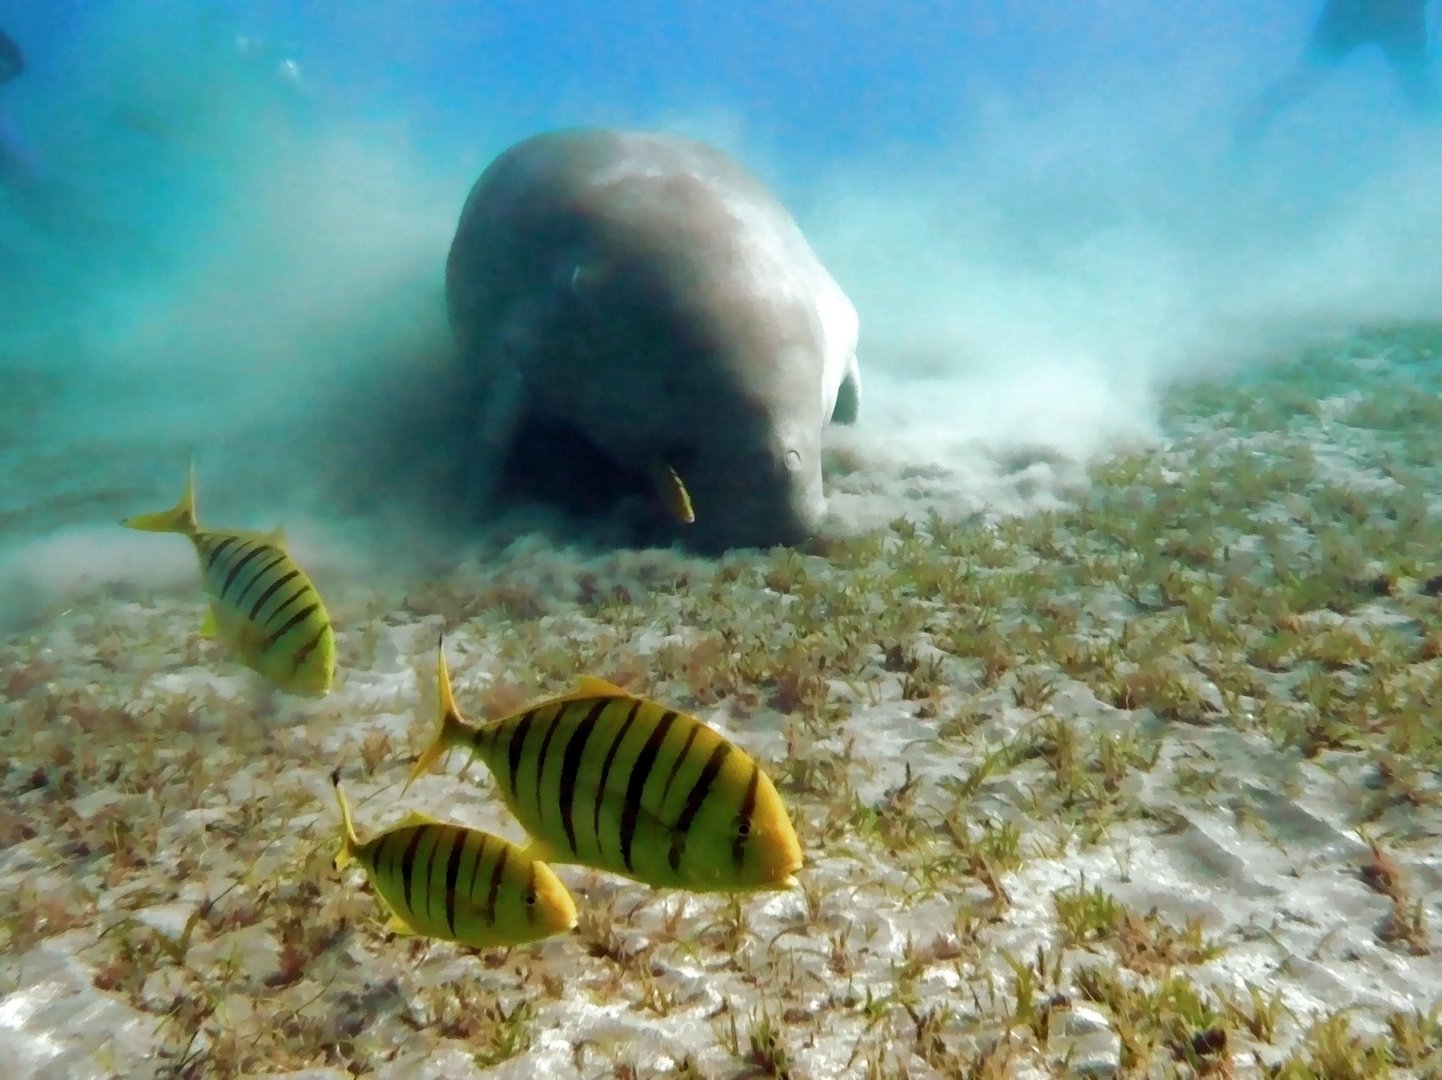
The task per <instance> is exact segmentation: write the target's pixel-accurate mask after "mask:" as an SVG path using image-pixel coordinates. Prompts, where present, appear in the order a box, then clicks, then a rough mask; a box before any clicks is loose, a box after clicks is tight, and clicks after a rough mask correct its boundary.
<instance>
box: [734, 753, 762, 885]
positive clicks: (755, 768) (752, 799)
mask: <svg viewBox="0 0 1442 1080" xmlns="http://www.w3.org/2000/svg"><path fill="white" fill-rule="evenodd" d="M760 785H761V766H760V765H757V764H756V762H754V761H753V762H752V763H751V779H750V780H749V781H748V782H747V784H746V794H745V795H744V796H742V799H741V812H740V813H739V814H737V815H736V839H735V840H733V841H731V862H732V863H734V864H735V866H736V869H738V870H739V869H741V865H742V864H743V863H744V862H745V861H746V841H747V840H748V839H749V838H750V836H751V825H752V821H753V819H754V818H755V817H756V790H757V788H758V787H759V786H760Z"/></svg>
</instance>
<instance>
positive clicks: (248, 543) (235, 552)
mask: <svg viewBox="0 0 1442 1080" xmlns="http://www.w3.org/2000/svg"><path fill="white" fill-rule="evenodd" d="M259 546H260V545H259V544H258V543H256V542H255V541H254V540H243V539H240V538H237V539H236V544H235V547H233V548H230V549H229V550H227V551H226V553H225V555H224V556H223V557H221V558H217V559H216V560H215V562H214V563H213V564H212V565H211V566H210V568H209V570H208V571H207V572H208V573H209V574H210V575H211V576H212V579H213V578H214V576H215V575H217V574H220V573H222V572H223V571H224V570H225V568H226V567H227V566H230V565H233V564H234V562H235V561H236V560H237V559H243V558H244V557H245V553H246V552H248V551H253V550H255V549H256V548H258V547H259Z"/></svg>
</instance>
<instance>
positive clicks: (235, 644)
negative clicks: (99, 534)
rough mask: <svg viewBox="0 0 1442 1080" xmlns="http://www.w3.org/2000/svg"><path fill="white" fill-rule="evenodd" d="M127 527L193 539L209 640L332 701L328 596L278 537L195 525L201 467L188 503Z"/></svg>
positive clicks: (288, 684) (189, 487)
mask: <svg viewBox="0 0 1442 1080" xmlns="http://www.w3.org/2000/svg"><path fill="white" fill-rule="evenodd" d="M121 524H122V525H124V526H126V527H127V528H131V529H141V530H144V531H146V532H175V533H181V534H182V535H184V536H186V537H188V538H189V539H190V542H191V543H192V544H194V545H195V552H196V555H197V556H199V558H200V573H201V577H202V580H203V582H204V585H205V591H206V594H207V595H208V596H209V597H210V611H209V613H208V614H207V616H206V618H205V621H204V623H203V624H202V626H201V633H203V634H207V635H209V634H214V635H215V636H216V637H217V638H218V639H219V640H220V641H222V642H223V643H224V644H225V645H227V646H228V647H229V648H230V649H231V650H232V651H233V652H234V654H235V656H236V658H237V659H239V660H240V661H241V663H243V664H245V665H246V666H247V667H251V668H254V669H255V670H256V671H258V672H260V673H261V674H262V675H264V676H265V677H266V678H268V679H270V680H271V681H272V682H274V683H275V684H276V685H277V686H279V687H280V688H281V689H282V690H287V691H290V692H291V693H296V694H306V695H310V696H317V697H318V696H321V695H324V694H326V693H327V692H328V691H329V690H330V687H331V682H332V680H333V679H334V677H335V633H334V631H333V630H332V629H331V625H330V616H329V615H327V614H326V610H325V605H324V604H323V603H322V602H321V598H320V594H319V593H318V592H316V589H315V586H314V585H313V584H311V581H310V579H309V578H308V577H306V575H305V573H304V571H302V570H301V568H300V567H299V566H297V565H296V564H295V561H294V560H293V559H291V557H290V555H289V554H287V553H286V550H285V538H284V537H283V535H282V534H281V531H280V530H279V529H276V530H275V532H273V533H255V532H237V531H233V530H212V529H202V528H201V527H200V525H199V524H198V523H197V522H196V518H195V467H194V466H191V469H190V472H189V473H188V474H187V476H186V480H185V493H184V494H183V495H181V497H180V502H178V503H177V504H176V505H175V506H174V507H172V508H171V509H169V510H162V511H161V512H160V513H158V514H140V515H137V516H135V517H130V518H126V519H125V520H124V521H122V522H121Z"/></svg>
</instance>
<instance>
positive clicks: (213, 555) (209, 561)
mask: <svg viewBox="0 0 1442 1080" xmlns="http://www.w3.org/2000/svg"><path fill="white" fill-rule="evenodd" d="M205 537H206V542H207V543H209V542H210V541H211V540H214V539H215V533H206V534H205ZM239 539H240V537H238V536H227V537H226V538H225V539H224V540H222V541H220V543H218V544H216V545H215V546H214V547H212V548H211V549H210V552H209V554H207V556H206V559H205V569H206V571H207V572H208V571H209V570H210V568H211V567H212V566H214V565H215V560H216V559H218V558H220V553H221V552H222V551H224V550H225V549H226V548H228V547H230V545H231V544H233V543H235V542H236V541H237V540H239Z"/></svg>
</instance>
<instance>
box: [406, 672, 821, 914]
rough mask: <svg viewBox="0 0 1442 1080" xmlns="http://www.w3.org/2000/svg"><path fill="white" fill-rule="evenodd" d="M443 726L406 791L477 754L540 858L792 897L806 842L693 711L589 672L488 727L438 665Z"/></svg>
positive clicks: (743, 762) (770, 791)
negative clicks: (438, 766)
mask: <svg viewBox="0 0 1442 1080" xmlns="http://www.w3.org/2000/svg"><path fill="white" fill-rule="evenodd" d="M437 669H438V671H437V681H438V682H439V685H440V730H439V732H438V733H437V735H436V738H435V741H434V742H433V743H432V744H431V745H430V747H429V748H427V749H426V751H425V752H424V753H422V754H421V756H420V759H419V760H418V761H417V762H416V765H415V768H414V769H413V770H412V772H411V775H410V779H409V780H408V781H407V786H409V785H410V784H411V783H413V782H414V781H415V779H416V777H418V776H420V775H421V774H422V773H424V772H425V771H426V770H427V769H429V768H430V767H431V766H432V765H433V764H434V762H435V761H436V759H437V758H439V757H440V756H441V755H442V754H444V753H445V752H446V751H447V750H448V749H450V748H452V747H461V748H463V749H466V750H469V751H472V752H473V753H474V754H475V755H476V756H477V757H479V758H480V759H481V760H482V761H484V762H485V764H486V766H487V767H488V768H489V769H490V770H491V772H492V773H493V774H494V775H495V777H496V780H497V783H498V786H499V788H500V794H501V797H502V798H503V799H504V800H505V802H506V805H507V806H509V807H510V809H511V812H512V813H514V814H515V815H516V818H517V819H518V820H519V821H520V822H521V824H522V826H523V827H524V828H525V829H526V831H527V832H528V833H530V834H531V837H532V841H533V842H532V845H531V847H530V848H528V849H527V852H528V853H529V854H532V855H534V856H535V857H536V858H539V859H545V860H547V861H549V862H554V863H576V864H580V865H583V866H592V867H595V868H597V869H601V870H609V871H611V872H613V873H617V874H622V875H625V876H626V877H630V878H633V879H635V880H636V881H641V882H644V883H646V884H648V885H654V886H658V887H668V886H674V887H678V888H683V889H690V890H693V891H696V892H747V891H751V890H756V889H784V888H789V887H790V886H792V885H794V884H795V883H796V879H795V878H794V877H792V875H793V874H794V873H795V872H796V871H797V870H798V869H800V867H801V845H800V844H799V843H798V842H797V839H796V831H795V829H793V828H792V825H791V819H790V818H789V817H788V816H787V813H786V808H785V806H783V805H782V802H781V797H780V796H779V795H778V794H777V793H776V788H775V786H774V785H773V784H772V783H771V780H770V778H769V777H768V776H767V775H766V774H765V773H764V772H762V771H761V767H760V766H759V765H757V764H756V762H754V761H753V760H751V758H750V757H749V756H747V754H746V753H745V752H744V751H742V750H739V749H737V748H736V747H735V746H733V745H732V744H731V743H729V742H727V741H726V739H724V738H723V737H722V736H721V735H719V734H718V733H717V732H716V731H714V730H713V729H712V728H710V727H708V726H707V725H706V724H704V723H702V722H701V721H700V720H698V719H696V718H695V717H693V716H687V715H686V714H685V713H680V712H677V711H676V710H674V709H668V708H667V707H666V706H664V705H661V704H659V703H657V702H654V701H648V700H646V699H644V698H639V697H634V696H632V695H631V694H628V693H626V691H624V690H622V689H621V688H620V687H618V686H613V685H612V684H611V683H608V682H606V681H604V680H602V679H593V678H589V677H584V676H583V677H582V678H580V679H579V680H577V683H576V687H575V689H574V690H572V691H571V692H570V693H568V694H562V695H560V696H558V697H552V698H547V699H545V700H543V701H539V702H536V703H535V704H533V705H531V706H528V707H527V708H525V709H523V710H522V711H520V712H518V713H516V714H514V715H512V716H507V717H504V718H502V719H500V720H496V721H493V722H491V723H488V724H483V725H481V726H479V727H473V726H471V725H469V724H468V723H467V722H466V720H465V718H464V717H462V716H461V714H460V712H459V711H457V709H456V703H455V699H454V698H453V697H452V695H451V684H450V676H449V674H448V673H447V671H446V659H445V654H444V652H442V654H441V656H440V659H439V661H438V663H437Z"/></svg>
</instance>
